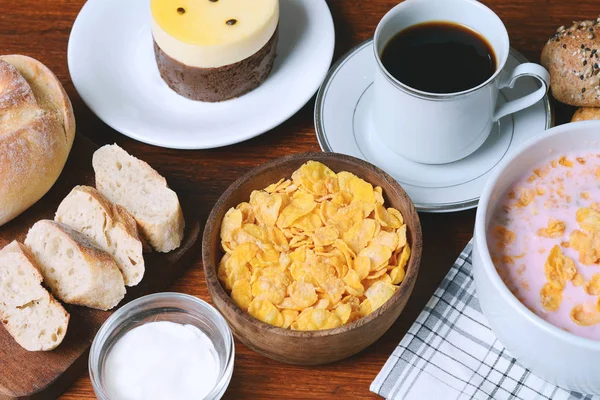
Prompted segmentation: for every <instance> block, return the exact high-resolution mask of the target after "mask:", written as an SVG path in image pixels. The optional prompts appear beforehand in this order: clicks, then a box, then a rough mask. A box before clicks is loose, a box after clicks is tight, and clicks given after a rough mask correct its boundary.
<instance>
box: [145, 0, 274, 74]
mask: <svg viewBox="0 0 600 400" xmlns="http://www.w3.org/2000/svg"><path fill="white" fill-rule="evenodd" d="M150 9H151V14H152V34H153V36H154V40H155V41H156V43H157V44H158V46H159V47H160V48H161V49H162V51H164V52H165V53H166V54H167V55H168V56H170V57H172V58H174V59H175V60H177V61H179V62H181V63H183V64H185V65H188V66H190V67H197V68H218V67H222V66H224V65H229V64H233V63H236V62H238V61H241V60H244V59H246V58H248V57H250V56H251V55H253V54H254V53H256V52H257V51H259V50H260V49H261V48H262V47H263V46H264V45H265V44H266V43H267V42H268V41H269V39H270V38H271V37H272V36H273V33H274V32H275V30H276V29H277V24H278V23H279V0H216V1H215V0H150Z"/></svg>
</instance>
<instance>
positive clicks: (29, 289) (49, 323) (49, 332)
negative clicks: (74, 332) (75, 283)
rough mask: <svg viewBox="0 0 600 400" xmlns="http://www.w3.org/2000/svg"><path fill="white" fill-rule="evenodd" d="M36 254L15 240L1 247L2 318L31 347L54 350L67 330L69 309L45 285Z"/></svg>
mask: <svg viewBox="0 0 600 400" xmlns="http://www.w3.org/2000/svg"><path fill="white" fill-rule="evenodd" d="M41 282H42V275H41V274H40V272H39V270H38V268H37V266H36V265H35V261H34V260H33V257H32V256H31V254H30V253H29V251H28V250H27V249H25V247H24V246H23V245H21V244H20V243H18V242H16V241H14V242H12V243H10V244H9V245H8V246H6V247H4V248H3V249H2V250H0V320H2V323H3V325H4V326H5V327H6V329H7V330H8V332H9V333H10V334H11V336H12V337H13V338H14V339H15V340H16V341H17V343H19V345H21V346H22V347H23V348H24V349H26V350H29V351H41V350H44V351H45V350H52V349H54V348H56V347H57V346H58V345H59V344H60V343H61V342H62V341H63V338H64V337H65V334H66V333H67V326H68V325H69V313H67V312H66V311H65V309H64V308H63V306H62V305H61V304H60V303H59V302H58V301H56V300H55V299H54V297H52V295H51V294H50V293H48V291H47V290H46V289H44V287H42V285H41Z"/></svg>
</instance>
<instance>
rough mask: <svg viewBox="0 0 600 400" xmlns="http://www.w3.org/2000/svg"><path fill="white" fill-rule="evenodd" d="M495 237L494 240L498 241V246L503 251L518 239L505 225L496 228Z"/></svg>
mask: <svg viewBox="0 0 600 400" xmlns="http://www.w3.org/2000/svg"><path fill="white" fill-rule="evenodd" d="M493 235H494V239H496V245H497V246H498V247H499V248H501V249H503V248H504V247H506V245H508V244H511V243H513V242H514V241H515V238H516V235H515V233H514V232H513V231H511V230H509V229H507V228H506V227H505V226H503V225H498V226H496V227H494V233H493Z"/></svg>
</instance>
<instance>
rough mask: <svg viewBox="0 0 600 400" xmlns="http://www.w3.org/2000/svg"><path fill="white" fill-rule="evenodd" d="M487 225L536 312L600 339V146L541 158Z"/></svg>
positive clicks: (493, 250)
mask: <svg viewBox="0 0 600 400" xmlns="http://www.w3.org/2000/svg"><path fill="white" fill-rule="evenodd" d="M489 226H490V228H489V231H488V245H489V248H490V254H491V256H492V260H493V262H494V265H495V266H496V270H497V271H498V274H499V275H500V277H501V278H502V280H503V281H504V283H505V284H506V285H507V287H508V288H509V289H510V291H511V292H512V293H513V294H514V295H515V296H516V297H517V299H519V301H521V303H523V304H524V305H525V306H526V307H527V308H529V309H530V310H531V311H533V312H534V313H535V314H537V315H538V316H540V317H541V318H543V319H545V320H546V321H548V322H550V323H551V324H553V325H555V326H557V327H559V328H562V329H564V330H566V331H568V332H571V333H574V334H576V335H579V336H583V337H586V338H590V339H596V340H600V297H599V296H600V265H599V264H600V154H598V153H591V152H570V153H567V154H564V155H562V156H559V157H556V156H555V157H553V158H551V159H549V160H546V161H545V162H543V163H541V164H539V165H538V166H537V167H536V168H534V169H533V170H532V171H530V172H529V173H527V174H525V175H524V176H523V177H522V178H521V179H520V180H518V181H517V182H516V183H514V184H513V185H512V186H511V187H510V188H509V189H508V191H507V193H505V194H504V196H503V198H502V199H501V201H500V203H499V206H498V207H497V209H496V210H495V212H494V214H493V216H492V220H491V223H490V225H489Z"/></svg>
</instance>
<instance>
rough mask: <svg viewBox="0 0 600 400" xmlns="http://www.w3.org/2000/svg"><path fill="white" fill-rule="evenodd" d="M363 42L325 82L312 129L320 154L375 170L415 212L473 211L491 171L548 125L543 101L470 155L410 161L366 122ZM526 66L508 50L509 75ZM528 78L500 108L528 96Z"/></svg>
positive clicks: (368, 62)
mask: <svg viewBox="0 0 600 400" xmlns="http://www.w3.org/2000/svg"><path fill="white" fill-rule="evenodd" d="M372 43H373V40H372V39H370V40H367V41H366V42H364V43H362V44H361V45H359V46H358V47H356V48H354V49H353V50H351V51H350V52H349V53H348V54H347V55H346V56H345V57H343V58H342V59H341V60H340V61H338V62H337V63H336V64H335V65H334V66H333V67H332V69H331V70H330V72H329V74H328V75H327V77H326V78H325V82H324V83H323V86H321V89H320V90H319V94H318V95H317V103H316V105H315V128H316V132H317V139H318V140H319V144H320V145H321V149H323V151H331V152H336V153H344V154H348V155H351V156H354V157H358V158H361V159H363V160H365V161H368V162H370V163H372V164H375V165H377V166H378V167H380V168H381V169H383V170H384V171H386V172H387V173H389V174H390V175H391V176H393V177H394V178H395V179H396V180H397V181H398V182H399V183H400V184H401V185H402V187H403V188H404V190H406V192H407V193H408V194H409V195H410V197H411V199H412V201H413V202H414V204H415V207H416V208H417V210H419V211H427V212H450V211H459V210H466V209H469V208H474V207H477V202H478V200H479V196H480V194H481V191H482V189H483V186H484V185H485V182H486V180H487V179H488V176H489V174H490V172H491V171H492V170H493V169H494V168H495V167H496V166H497V165H498V163H499V162H500V160H502V159H503V158H504V157H506V156H507V155H509V154H510V153H511V152H512V151H514V149H515V148H516V147H518V146H519V144H520V143H522V142H523V141H524V140H525V139H527V138H529V137H530V136H532V135H534V134H536V133H539V132H541V131H543V130H545V129H548V128H550V127H551V126H552V125H553V117H552V110H551V108H550V102H549V100H548V97H545V98H544V99H543V100H542V101H540V102H538V103H537V104H535V105H534V106H532V107H529V108H527V109H526V110H523V111H521V112H518V113H516V114H513V115H512V116H508V117H505V118H503V119H502V120H501V121H500V123H499V124H497V125H496V126H495V127H494V128H493V131H492V133H491V135H490V137H489V139H488V140H487V141H486V142H485V143H484V144H483V146H482V147H481V148H480V149H478V150H477V151H476V152H475V153H473V154H471V155H470V156H468V157H466V158H464V159H462V160H460V161H456V162H453V163H449V164H443V165H428V164H420V163H416V162H413V161H409V160H407V159H405V158H403V157H401V156H400V155H398V154H396V153H394V152H393V151H392V150H390V149H389V148H388V147H386V146H385V145H384V144H383V143H382V142H381V141H380V139H379V137H378V136H377V135H376V133H375V132H374V129H373V128H372V126H371V122H370V119H369V118H368V117H367V115H368V108H369V103H370V99H371V95H372V90H371V89H372V84H373V75H374V72H375V56H374V54H373V45H372ZM523 62H526V59H525V57H523V56H522V55H521V54H519V53H518V52H516V51H515V50H513V49H511V53H510V56H509V58H508V61H507V63H506V67H507V69H508V70H512V69H513V68H515V67H516V66H517V65H519V64H521V63H523ZM537 85H538V83H537V81H536V80H535V79H533V78H530V79H529V78H523V79H519V80H518V81H517V84H516V85H515V88H514V89H503V90H502V91H501V93H500V99H499V102H500V103H504V102H506V101H507V100H512V99H515V98H519V97H521V96H523V95H524V94H527V93H531V92H532V91H533V90H535V89H536V88H537V87H538V86H537ZM440 123H443V121H440Z"/></svg>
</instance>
